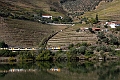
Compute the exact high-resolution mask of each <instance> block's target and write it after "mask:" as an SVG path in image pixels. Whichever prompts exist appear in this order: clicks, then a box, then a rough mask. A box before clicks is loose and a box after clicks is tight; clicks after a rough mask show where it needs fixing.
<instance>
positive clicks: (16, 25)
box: [0, 18, 65, 47]
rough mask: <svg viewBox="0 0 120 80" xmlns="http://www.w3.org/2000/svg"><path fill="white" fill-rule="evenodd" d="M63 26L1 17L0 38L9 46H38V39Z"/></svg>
mask: <svg viewBox="0 0 120 80" xmlns="http://www.w3.org/2000/svg"><path fill="white" fill-rule="evenodd" d="M64 28H65V26H62V27H61V26H51V25H45V24H41V23H38V22H32V21H23V20H16V19H5V20H4V19H3V18H1V24H0V40H1V41H5V42H6V43H7V44H8V45H9V46H18V47H32V46H38V45H39V43H40V41H41V40H42V39H43V38H44V37H46V36H48V35H49V34H52V33H54V32H56V31H58V30H61V29H64Z"/></svg>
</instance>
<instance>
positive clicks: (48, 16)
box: [42, 15, 52, 19]
mask: <svg viewBox="0 0 120 80" xmlns="http://www.w3.org/2000/svg"><path fill="white" fill-rule="evenodd" d="M42 17H43V18H50V19H52V16H51V15H42Z"/></svg>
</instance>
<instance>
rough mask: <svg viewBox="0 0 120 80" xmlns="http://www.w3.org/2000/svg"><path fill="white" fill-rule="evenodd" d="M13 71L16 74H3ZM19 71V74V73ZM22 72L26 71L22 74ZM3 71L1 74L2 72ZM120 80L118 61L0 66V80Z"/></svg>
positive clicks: (119, 64)
mask: <svg viewBox="0 0 120 80" xmlns="http://www.w3.org/2000/svg"><path fill="white" fill-rule="evenodd" d="M10 69H15V70H17V69H18V71H17V72H5V71H10ZM20 70H21V72H20ZM22 70H24V71H26V72H23V71H22ZM2 71H3V72H2ZM27 79H29V80H48V79H49V80H120V62H119V61H107V62H99V61H91V62H89V61H79V62H47V61H46V62H35V63H15V64H0V80H27Z"/></svg>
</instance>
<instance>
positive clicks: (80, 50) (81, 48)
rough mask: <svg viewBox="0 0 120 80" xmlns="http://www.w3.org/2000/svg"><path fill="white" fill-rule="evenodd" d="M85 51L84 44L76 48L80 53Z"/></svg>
mask: <svg viewBox="0 0 120 80" xmlns="http://www.w3.org/2000/svg"><path fill="white" fill-rule="evenodd" d="M85 51H86V46H81V47H80V48H79V49H78V52H79V53H81V54H83V55H84V54H85Z"/></svg>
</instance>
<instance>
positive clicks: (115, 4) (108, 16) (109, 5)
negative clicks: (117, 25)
mask: <svg viewBox="0 0 120 80" xmlns="http://www.w3.org/2000/svg"><path fill="white" fill-rule="evenodd" d="M119 9H120V0H113V1H112V2H104V1H102V2H101V3H100V4H99V6H97V9H96V10H93V11H90V12H86V13H85V14H84V15H83V16H85V17H95V15H96V14H98V15H99V19H101V20H120V10H119Z"/></svg>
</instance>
